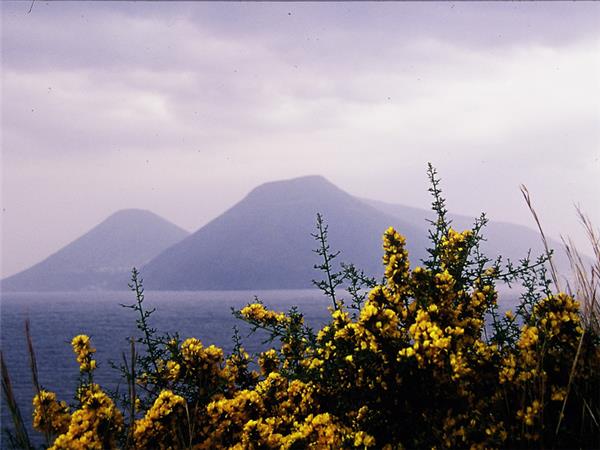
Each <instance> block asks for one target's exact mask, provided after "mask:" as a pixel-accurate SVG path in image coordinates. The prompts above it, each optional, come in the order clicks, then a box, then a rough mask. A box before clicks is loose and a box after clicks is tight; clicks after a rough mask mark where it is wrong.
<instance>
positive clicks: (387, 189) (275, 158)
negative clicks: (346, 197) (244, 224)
mask: <svg viewBox="0 0 600 450" xmlns="http://www.w3.org/2000/svg"><path fill="white" fill-rule="evenodd" d="M30 7H31V3H30V2H2V4H1V8H2V9H1V11H2V30H1V36H2V38H1V39H2V40H1V44H2V86H1V87H2V95H1V102H2V117H1V122H2V216H1V217H2V249H1V250H2V251H1V253H2V267H1V273H2V276H3V277H4V276H8V275H11V274H13V273H16V272H18V271H20V270H23V269H25V268H27V267H29V266H31V265H32V264H34V263H36V262H38V261H40V260H41V259H43V258H45V257H46V256H48V255H49V254H51V253H53V252H55V251H57V250H58V249H60V248H61V247H62V246H64V245H66V244H67V243H69V242H70V241H72V240H73V239H75V238H77V237H79V236H80V235H82V234H83V233H85V232H86V231H88V230H89V229H91V228H92V227H93V226H95V225H96V224H98V223H99V222H101V221H102V220H103V219H105V218H106V217H107V216H109V215H110V214H112V213H113V212H115V211H117V210H119V209H123V208H143V209H149V210H151V211H153V212H155V213H157V214H159V215H161V216H163V217H164V218H166V219H168V220H170V221H172V222H173V223H175V224H177V225H179V226H181V227H183V228H185V229H187V230H188V231H195V230H196V229H198V228H200V227H201V226H203V225H204V224H206V223H207V222H208V221H210V220H211V219H213V218H214V217H216V216H218V215H219V214H220V213H222V212H223V211H225V210H226V209H228V208H229V207H231V206H232V205H233V204H235V203H236V202H237V201H239V200H240V199H241V198H242V197H243V196H244V195H245V194H247V193H248V192H249V191H250V190H251V189H252V188H254V187H255V186H257V185H259V184H261V183H264V182H267V181H272V180H278V179H285V178H292V177H297V176H302V175H310V174H320V175H323V176H325V177H327V178H328V179H329V180H330V181H332V182H333V183H335V184H336V185H338V186H339V187H340V188H342V189H344V190H346V191H348V192H350V193H351V194H354V195H357V196H360V197H368V198H373V199H377V200H382V201H387V202H391V203H403V204H406V205H410V206H417V207H423V208H427V207H428V206H429V203H430V199H429V196H428V195H429V194H428V192H427V188H428V183H427V177H426V173H425V171H426V165H427V162H431V163H432V164H433V165H434V166H435V167H436V168H437V170H438V172H439V174H440V176H441V178H442V186H443V188H444V191H445V195H446V197H447V199H448V206H449V209H450V210H452V211H453V212H456V213H463V214H468V215H472V216H476V215H478V214H479V213H480V212H481V211H485V212H487V214H488V216H489V217H490V218H491V219H494V220H502V221H508V222H514V223H521V224H525V225H528V226H531V227H534V226H535V224H534V223H533V220H532V218H531V216H530V214H529V212H528V210H527V207H526V205H525V203H524V201H523V199H522V196H521V193H520V192H519V185H520V184H521V183H524V184H525V185H526V186H527V187H528V189H529V191H530V192H531V195H532V198H533V202H534V206H535V207H536V209H537V211H538V215H539V216H540V219H541V221H542V223H543V225H544V228H545V231H546V232H547V233H548V234H550V235H551V236H554V237H558V236H559V235H561V234H562V235H570V236H572V237H573V238H574V239H575V240H576V242H577V243H579V244H580V245H581V246H582V248H583V249H584V250H586V251H587V249H586V248H585V247H583V245H584V240H583V239H582V233H581V228H580V226H579V223H578V221H577V217H576V214H575V210H574V204H579V205H580V206H581V207H582V209H583V210H584V211H585V212H586V213H587V214H588V215H589V217H590V218H591V219H592V221H593V222H594V223H595V224H596V225H598V224H600V202H598V200H597V199H598V194H600V181H599V180H600V161H599V157H600V26H599V25H600V5H599V4H598V3H594V2H582V3H572V2H569V3H560V2H552V3H545V2H540V3H538V2H533V3H514V2H509V3H494V2H492V3H474V2H458V3H450V2H443V3H430V2H426V3H387V2H386V3H377V2H374V3H373V2H370V3H286V4H283V3H270V2H267V3H254V2H247V3H243V2H242V3H237V2H234V3H227V2H226V3H222V2H217V3H210V2H208V3H205V2H199V3H196V2H184V3H171V2H169V3H163V2H123V3H111V2H41V1H35V2H34V3H33V6H32V8H31V11H29V9H30Z"/></svg>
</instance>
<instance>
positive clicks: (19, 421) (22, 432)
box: [0, 351, 34, 449]
mask: <svg viewBox="0 0 600 450" xmlns="http://www.w3.org/2000/svg"><path fill="white" fill-rule="evenodd" d="M0 366H2V369H1V370H2V391H3V393H4V398H5V400H6V404H7V406H8V410H9V411H10V416H11V418H12V421H13V425H14V427H15V435H14V440H15V442H14V444H15V445H16V446H17V447H18V448H25V449H31V448H34V447H33V445H31V441H30V440H29V435H28V434H27V428H25V423H24V422H23V416H22V415H21V411H20V409H19V405H18V404H17V399H16V398H15V394H14V392H13V389H12V383H11V381H10V375H9V373H8V368H7V367H6V363H5V362H4V355H3V353H2V352H1V351H0Z"/></svg>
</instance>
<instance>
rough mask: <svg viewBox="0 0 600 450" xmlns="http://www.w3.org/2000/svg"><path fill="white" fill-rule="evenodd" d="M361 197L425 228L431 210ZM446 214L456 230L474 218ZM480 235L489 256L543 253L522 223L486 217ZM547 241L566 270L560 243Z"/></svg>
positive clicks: (535, 234)
mask: <svg viewBox="0 0 600 450" xmlns="http://www.w3.org/2000/svg"><path fill="white" fill-rule="evenodd" d="M362 200H363V201H364V202H365V203H366V204H368V205H370V206H372V207H374V208H376V209H378V210H379V211H381V212H383V213H386V214H389V215H391V216H394V217H398V218H402V220H404V221H406V222H408V223H410V224H412V225H414V226H416V227H425V228H428V226H429V223H428V222H427V219H432V218H433V212H432V211H431V210H425V209H420V208H413V207H410V206H405V205H399V204H392V203H385V202H380V201H377V200H370V199H362ZM448 217H449V218H450V219H451V220H452V227H453V228H454V229H456V230H458V231H462V230H466V229H470V228H472V227H473V222H474V219H475V218H473V217H467V216H463V215H459V214H451V213H449V214H448ZM419 224H421V225H419ZM483 236H484V238H485V239H486V241H485V242H482V244H481V249H482V250H483V252H484V253H485V254H486V255H488V256H489V257H490V258H495V257H497V256H498V255H502V256H503V258H510V259H511V260H512V261H513V262H515V263H516V262H517V261H518V260H519V259H522V258H525V257H526V256H527V252H528V250H529V249H531V258H532V259H535V258H536V257H538V256H539V255H542V254H544V253H545V249H544V246H543V243H542V240H541V238H540V234H539V232H537V231H535V230H533V229H531V228H528V227H525V226H523V225H517V224H514V223H508V222H498V221H490V222H488V224H487V225H486V227H485V228H484V229H483ZM548 245H549V246H550V248H552V249H554V256H553V258H554V262H555V264H556V265H557V268H558V269H559V272H562V273H569V272H570V269H569V268H570V265H569V260H568V258H567V256H566V255H565V254H564V252H563V251H562V248H563V246H562V245H561V244H560V243H559V242H558V241H555V240H553V239H549V240H548Z"/></svg>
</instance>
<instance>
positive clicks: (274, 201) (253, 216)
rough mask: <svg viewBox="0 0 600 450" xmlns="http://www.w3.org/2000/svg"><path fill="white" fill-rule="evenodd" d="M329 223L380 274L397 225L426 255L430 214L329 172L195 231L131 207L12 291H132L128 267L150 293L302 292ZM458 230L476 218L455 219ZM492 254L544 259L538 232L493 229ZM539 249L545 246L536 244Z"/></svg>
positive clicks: (354, 256) (250, 199)
mask: <svg viewBox="0 0 600 450" xmlns="http://www.w3.org/2000/svg"><path fill="white" fill-rule="evenodd" d="M317 213H321V214H322V215H323V216H324V219H325V221H326V223H327V224H328V226H329V243H330V245H331V249H332V250H334V251H335V250H341V251H342V253H341V254H340V256H339V257H338V258H337V259H336V261H344V262H352V263H354V264H355V265H356V266H357V267H359V268H361V269H363V270H364V271H365V272H366V273H368V274H370V275H375V276H377V277H378V278H379V277H380V276H381V273H382V265H381V257H382V250H381V236H382V234H383V232H384V231H385V229H387V228H388V227H389V226H394V227H395V228H396V229H397V230H398V231H399V232H401V233H402V234H403V235H404V236H406V239H407V247H408V251H409V255H410V258H411V261H412V262H413V263H418V262H419V260H420V259H421V258H423V257H424V256H425V252H426V250H425V249H426V248H427V246H428V241H427V229H428V226H429V224H428V223H427V222H426V218H427V217H431V212H430V211H427V210H422V209H417V208H410V207H406V206H403V205H391V204H386V203H381V202H376V201H373V200H363V199H359V198H357V197H354V196H352V195H350V194H348V193H347V192H345V191H343V190H341V189H339V188H338V187H336V186H335V185H333V184H332V183H330V182H329V181H327V180H326V179H325V178H323V177H321V176H308V177H301V178H295V179H292V180H285V181H276V182H271V183H266V184H263V185H260V186H258V187H257V188H255V189H254V190H253V191H251V192H250V193H249V194H248V195H247V196H246V197H245V198H244V199H242V200H241V201H240V202H239V203H237V204H236V205H234V206H233V207H232V208H230V209H229V210H227V211H226V212H225V213H223V214H222V215H220V216H219V217H217V218H215V219H214V220H213V221H211V222H210V223H208V224H207V225H205V226H203V227H202V228H200V229H199V230H198V231H196V232H195V233H193V234H191V235H190V234H188V233H187V232H186V231H184V230H182V229H181V228H179V227H177V226H175V225H173V224H172V223H170V222H168V221H166V220H164V219H162V218H160V217H159V216H157V215H155V214H153V213H150V212H148V211H141V210H125V211H120V212H118V213H115V214H114V215H112V216H110V217H109V218H108V219H106V220H105V221H104V222H102V223H101V224H100V225H98V226H97V227H95V228H94V229H92V230H91V231H90V232H88V233H87V234H85V235H84V236H82V237H80V238H79V239H77V240H76V241H74V242H72V243H71V244H69V245H67V246H66V247H65V248H63V249H62V250H60V251H59V252H57V253H55V254H54V255H51V256H50V257H48V258H47V259H46V260H44V261H42V262H41V263H39V264H37V265H35V266H33V267H32V268H30V269H27V270H25V271H23V272H21V273H19V274H16V275H14V276H12V277H9V278H7V279H5V280H3V282H2V289H3V290H19V291H24V290H30V291H46V290H65V291H67V290H83V289H113V290H123V289H126V288H127V282H128V279H129V271H130V270H131V268H132V267H133V266H136V267H138V268H139V267H141V273H142V276H143V278H144V280H145V287H146V288H148V289H156V290H209V289H214V290H227V289H295V288H306V287H310V286H311V285H312V283H311V281H312V279H314V278H319V277H320V276H321V274H319V273H318V272H317V271H316V270H315V269H314V265H315V264H319V263H320V262H321V261H320V260H319V257H318V256H317V255H316V254H315V253H314V252H313V249H315V248H316V247H317V242H316V241H315V240H314V238H313V237H312V236H311V233H314V232H315V223H316V215H317ZM453 220H454V221H455V224H456V225H457V228H459V229H465V228H469V227H470V225H471V224H472V220H471V219H469V218H466V217H464V216H456V215H455V216H453ZM487 229H488V230H489V232H490V233H488V234H489V235H490V237H491V239H490V240H489V243H487V244H486V252H487V253H488V254H489V255H491V256H495V255H497V254H503V255H506V256H509V257H511V258H512V259H514V260H516V259H518V258H522V257H524V256H525V255H526V254H527V250H528V249H529V247H530V246H533V247H534V249H533V250H534V254H535V253H536V252H537V254H539V253H541V246H540V245H537V243H538V242H539V238H538V237H537V233H535V232H534V231H532V230H530V229H528V228H525V227H521V226H517V225H513V224H503V223H497V222H496V223H490V225H489V226H488V227H487ZM536 246H537V247H536Z"/></svg>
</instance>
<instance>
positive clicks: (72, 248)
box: [2, 209, 189, 291]
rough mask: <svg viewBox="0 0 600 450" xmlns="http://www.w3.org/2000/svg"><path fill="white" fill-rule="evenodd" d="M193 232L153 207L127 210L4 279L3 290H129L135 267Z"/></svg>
mask: <svg viewBox="0 0 600 450" xmlns="http://www.w3.org/2000/svg"><path fill="white" fill-rule="evenodd" d="M188 234H189V233H188V232H187V231H185V230H183V229H181V228H179V227H178V226H176V225H174V224H172V223H170V222H168V221H166V220H165V219H163V218H162V217H160V216H157V215H156V214H154V213H152V212H150V211H145V210H139V209H127V210H121V211H118V212H116V213H114V214H113V215H111V216H110V217H108V218H107V219H106V220H104V221H103V222H102V223H100V224H99V225H97V226H96V227H94V228H93V229H91V230H90V231H89V232H87V233H85V234H84V235H83V236H81V237H80V238H78V239H76V240H75V241H73V242H71V243H70V244H68V245H67V246H65V247H63V248H62V249H61V250H59V251H58V252H56V253H54V254H53V255H51V256H49V257H48V258H46V259H45V260H44V261H42V262H40V263H38V264H36V265H34V266H33V267H31V268H29V269H27V270H24V271H22V272H19V273H17V274H15V275H13V276H11V277H8V278H6V279H4V280H2V290H6V291H48V290H53V291H60V290H81V289H125V288H126V287H127V282H128V279H129V272H130V270H131V268H132V267H133V266H138V267H139V266H141V265H142V264H144V263H146V262H148V261H149V260H151V259H152V258H153V257H154V256H156V255H157V254H158V253H160V252H161V251H163V250H165V249H166V248H168V247H170V246H171V245H173V244H175V243H176V242H178V241H180V240H181V239H183V238H185V237H186V236H187V235H188Z"/></svg>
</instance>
